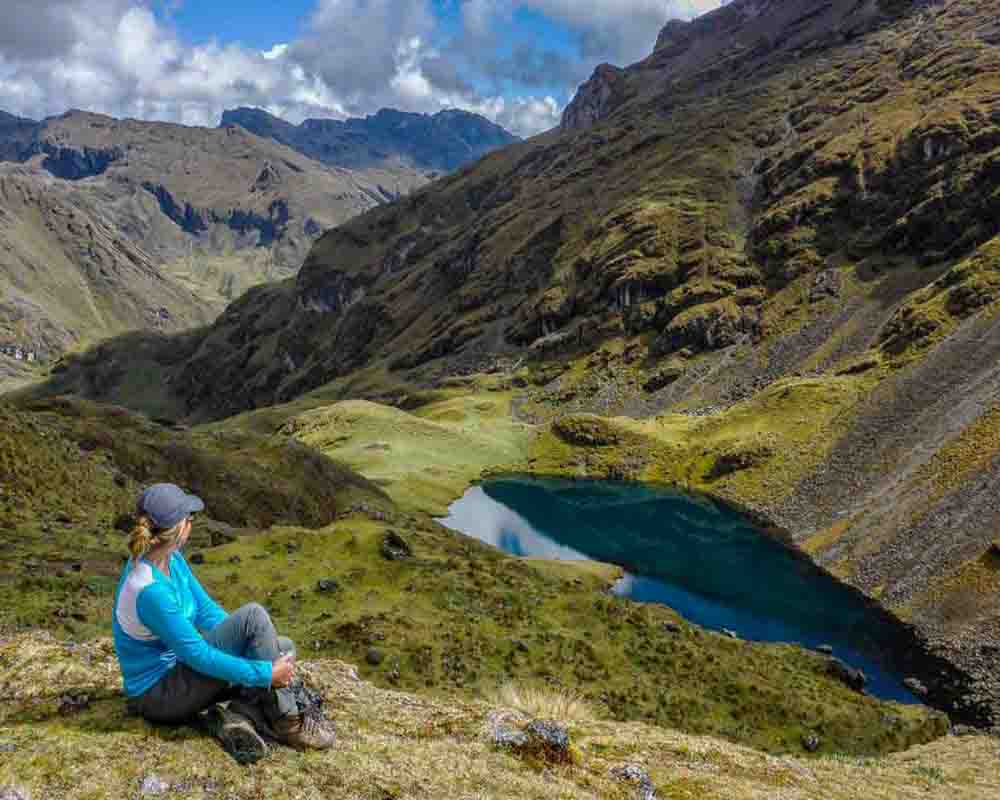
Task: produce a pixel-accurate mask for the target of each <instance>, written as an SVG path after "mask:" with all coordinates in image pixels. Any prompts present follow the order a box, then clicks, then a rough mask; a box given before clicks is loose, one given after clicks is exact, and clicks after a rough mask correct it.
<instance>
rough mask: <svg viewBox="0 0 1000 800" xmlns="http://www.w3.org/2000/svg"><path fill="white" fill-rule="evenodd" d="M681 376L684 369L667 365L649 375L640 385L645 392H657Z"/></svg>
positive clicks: (674, 365)
mask: <svg viewBox="0 0 1000 800" xmlns="http://www.w3.org/2000/svg"><path fill="white" fill-rule="evenodd" d="M683 374H684V367H682V366H679V365H677V364H667V365H666V366H664V367H660V369H658V370H657V371H656V372H654V373H653V374H652V375H650V376H649V378H648V379H647V380H646V382H645V383H644V384H643V385H642V388H643V389H645V390H646V391H647V392H658V391H660V389H664V388H666V387H667V386H669V385H670V384H672V383H674V382H675V381H676V380H677V379H678V378H680V377H681V375H683Z"/></svg>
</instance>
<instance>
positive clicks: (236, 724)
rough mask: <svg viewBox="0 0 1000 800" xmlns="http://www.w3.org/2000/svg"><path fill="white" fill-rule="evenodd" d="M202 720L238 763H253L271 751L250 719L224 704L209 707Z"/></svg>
mask: <svg viewBox="0 0 1000 800" xmlns="http://www.w3.org/2000/svg"><path fill="white" fill-rule="evenodd" d="M202 721H203V723H204V725H205V727H206V729H207V730H208V731H209V733H211V734H212V735H213V736H214V737H215V738H216V739H218V740H219V743H220V744H221V745H222V747H223V748H224V749H225V751H226V752H227V753H229V755H231V756H232V757H233V758H234V759H236V761H237V763H240V764H253V763H254V762H255V761H260V759H262V758H263V757H264V756H266V755H267V754H268V753H269V752H270V751H271V748H270V747H268V746H267V742H265V741H264V740H263V739H262V738H261V737H260V735H259V734H258V733H257V731H256V730H255V729H254V726H253V724H252V723H251V721H250V720H249V719H247V718H246V717H244V716H243V715H242V714H238V713H236V712H235V711H232V710H230V709H228V708H225V707H224V706H221V705H218V704H216V705H214V706H212V707H211V708H209V709H208V711H206V712H205V714H204V715H203V717H202Z"/></svg>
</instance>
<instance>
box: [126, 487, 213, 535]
mask: <svg viewBox="0 0 1000 800" xmlns="http://www.w3.org/2000/svg"><path fill="white" fill-rule="evenodd" d="M136 508H137V510H138V512H139V513H140V514H147V515H148V516H149V518H150V519H151V520H152V521H153V524H154V525H155V526H156V527H157V528H158V529H160V530H167V529H168V528H172V527H174V525H176V524H177V523H178V522H180V521H181V520H183V519H184V518H185V517H188V516H190V515H191V514H194V513H195V512H196V511H202V510H204V508H205V504H204V503H203V502H202V501H201V498H200V497H197V496H195V495H193V494H187V493H186V492H185V491H184V490H183V489H181V488H180V487H179V486H175V485H174V484H172V483H157V484H155V485H153V486H150V487H149V488H148V489H146V491H144V492H143V493H142V496H141V497H140V498H139V503H138V505H137V507H136Z"/></svg>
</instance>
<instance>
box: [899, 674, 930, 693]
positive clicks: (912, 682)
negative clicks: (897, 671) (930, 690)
mask: <svg viewBox="0 0 1000 800" xmlns="http://www.w3.org/2000/svg"><path fill="white" fill-rule="evenodd" d="M903 686H905V687H906V688H907V689H909V690H910V691H911V692H913V694H915V695H916V696H917V697H927V687H926V686H924V684H923V683H921V681H920V680H919V679H918V678H907V679H906V680H904V681H903Z"/></svg>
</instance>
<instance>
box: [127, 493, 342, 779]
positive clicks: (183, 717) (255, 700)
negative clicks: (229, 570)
mask: <svg viewBox="0 0 1000 800" xmlns="http://www.w3.org/2000/svg"><path fill="white" fill-rule="evenodd" d="M204 507H205V505H204V503H202V501H201V499H200V498H198V497H195V496H194V495H189V494H186V493H185V492H183V491H182V490H181V489H179V488H178V487H177V486H174V485H173V484H171V483H161V484H157V485H155V486H150V487H149V488H148V489H146V491H145V492H143V494H142V496H141V497H140V499H139V504H138V509H137V512H138V515H139V517H138V522H137V524H136V526H135V528H134V529H133V531H132V534H131V535H130V537H129V542H128V548H129V551H130V553H131V554H132V557H131V558H130V559H129V560H128V562H127V563H126V564H125V567H124V568H123V570H122V576H121V580H120V581H119V583H118V590H117V592H116V594H115V612H114V622H113V627H114V638H115V652H116V653H117V655H118V662H119V664H120V666H121V670H122V677H123V678H124V681H125V692H126V694H127V695H128V697H129V706H130V708H132V709H133V710H134V711H136V712H137V713H139V714H141V715H142V716H143V717H145V718H146V719H148V720H150V721H152V722H165V723H179V722H184V721H187V720H189V719H192V718H193V717H195V716H196V715H197V714H198V713H199V712H201V711H203V710H204V709H206V708H209V707H210V706H212V707H213V708H212V711H211V712H210V713H209V714H208V715H206V716H207V720H206V722H208V724H209V726H210V727H211V728H212V729H213V730H214V731H215V733H216V734H217V735H218V736H219V737H220V739H222V741H223V744H225V745H226V746H227V748H230V749H233V750H236V751H238V752H240V753H241V754H242V755H243V757H244V758H245V759H247V760H254V759H255V758H259V757H260V756H261V755H263V754H264V753H265V752H267V745H266V744H265V743H264V741H263V740H262V739H261V738H260V736H259V734H258V733H257V731H255V730H254V727H253V726H252V725H251V724H250V723H249V722H248V721H247V719H246V718H245V717H249V718H250V719H255V720H260V719H261V714H262V716H263V718H264V722H265V723H266V725H267V726H268V731H267V732H268V733H273V735H274V736H276V738H278V739H279V740H280V741H282V742H284V743H286V744H289V745H292V746H293V747H297V748H300V749H302V748H315V749H324V748H327V747H330V746H331V745H332V744H333V735H332V733H331V732H330V731H328V730H326V729H325V728H324V727H323V726H322V725H321V724H320V723H319V722H318V721H317V720H315V719H314V718H313V717H312V716H309V715H305V714H300V713H299V710H298V706H297V705H296V701H295V694H294V692H293V691H292V688H291V683H292V680H293V678H294V677H295V653H294V647H293V645H292V642H291V641H290V640H289V639H286V638H284V637H279V636H278V634H277V632H276V631H275V629H274V625H273V624H272V622H271V618H270V617H269V616H268V613H267V611H265V610H264V608H263V606H260V605H258V604H257V603H249V604H248V605H245V606H243V607H242V608H240V609H239V610H238V611H236V612H235V613H233V614H229V615H227V614H226V612H225V611H224V610H223V609H222V608H221V607H220V606H219V605H218V604H217V603H216V602H215V601H214V600H212V598H211V597H209V596H208V594H207V593H206V592H205V590H204V589H203V588H202V586H201V584H200V583H199V582H198V579H197V578H196V577H195V576H194V574H193V573H192V572H191V569H190V568H189V567H188V564H187V561H185V560H184V557H183V556H182V555H181V553H180V550H181V548H182V547H184V544H185V543H186V542H187V540H188V537H189V536H190V534H191V526H192V515H193V514H195V513H197V512H199V511H201V510H203V509H204ZM234 687H244V688H243V690H242V692H239V690H237V691H236V692H233V691H231V690H232V689H233V688H234ZM234 694H241V695H242V701H235V700H234V702H233V703H231V704H230V709H231V710H232V711H233V712H236V711H241V712H242V714H238V713H228V712H224V711H223V710H222V709H220V708H219V707H217V706H214V704H215V703H216V701H218V700H220V699H226V698H228V697H232V696H233V695H234ZM258 712H261V713H258ZM244 715H245V716H244Z"/></svg>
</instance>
